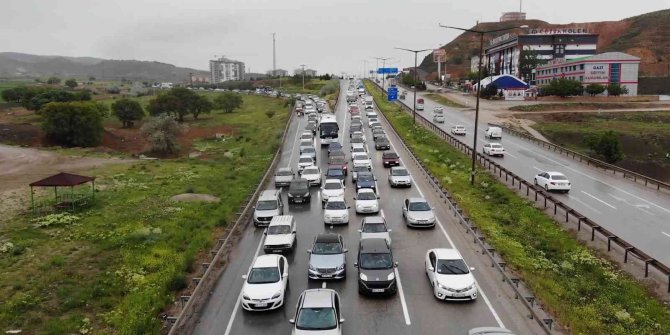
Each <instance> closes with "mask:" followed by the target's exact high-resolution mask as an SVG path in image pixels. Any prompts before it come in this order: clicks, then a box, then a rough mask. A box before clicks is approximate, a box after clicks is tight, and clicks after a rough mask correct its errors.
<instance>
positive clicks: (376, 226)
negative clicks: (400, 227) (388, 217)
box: [363, 223, 386, 233]
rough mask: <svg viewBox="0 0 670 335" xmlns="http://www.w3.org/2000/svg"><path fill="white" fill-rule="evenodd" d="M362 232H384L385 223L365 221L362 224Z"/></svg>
mask: <svg viewBox="0 0 670 335" xmlns="http://www.w3.org/2000/svg"><path fill="white" fill-rule="evenodd" d="M363 232H364V233H385V232H386V225H384V224H383V223H366V224H365V225H363Z"/></svg>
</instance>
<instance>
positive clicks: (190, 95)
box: [148, 87, 214, 122]
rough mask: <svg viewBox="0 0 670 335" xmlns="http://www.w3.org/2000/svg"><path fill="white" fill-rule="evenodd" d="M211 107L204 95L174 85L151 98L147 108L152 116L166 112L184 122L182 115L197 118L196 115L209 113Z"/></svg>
mask: <svg viewBox="0 0 670 335" xmlns="http://www.w3.org/2000/svg"><path fill="white" fill-rule="evenodd" d="M213 108H214V106H213V104H212V103H211V102H210V101H209V100H208V99H207V98H206V97H203V96H201V95H198V94H197V93H195V92H193V91H191V90H189V89H187V88H184V87H175V88H173V89H171V90H169V91H168V92H166V93H163V94H161V95H159V96H158V97H156V98H155V99H153V100H151V101H150V102H149V107H148V110H149V114H151V115H153V116H156V115H160V114H168V115H172V116H174V117H175V118H176V119H177V120H178V121H179V122H184V117H185V116H186V115H188V114H192V115H193V118H194V119H197V118H198V115H200V114H202V113H209V112H210V111H211V110H212V109H213Z"/></svg>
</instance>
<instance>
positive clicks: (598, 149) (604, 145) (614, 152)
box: [584, 130, 624, 164]
mask: <svg viewBox="0 0 670 335" xmlns="http://www.w3.org/2000/svg"><path fill="white" fill-rule="evenodd" d="M584 142H585V143H586V144H587V145H588V146H589V148H591V150H593V151H594V152H595V153H596V154H597V155H598V156H600V157H602V158H603V159H604V160H605V161H606V162H607V163H610V164H612V163H616V162H618V161H620V160H622V159H623V157H624V155H623V151H621V146H620V144H619V138H618V137H617V134H616V133H615V132H613V131H611V130H608V131H606V132H604V133H600V134H593V135H591V136H588V137H586V138H585V139H584Z"/></svg>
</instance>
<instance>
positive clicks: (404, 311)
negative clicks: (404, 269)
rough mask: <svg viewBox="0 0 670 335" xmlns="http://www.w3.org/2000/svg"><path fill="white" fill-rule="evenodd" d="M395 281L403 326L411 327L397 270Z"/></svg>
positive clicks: (396, 270)
mask: <svg viewBox="0 0 670 335" xmlns="http://www.w3.org/2000/svg"><path fill="white" fill-rule="evenodd" d="M395 280H396V282H397V284H398V293H400V305H402V314H403V316H404V317H405V324H406V325H408V326H409V325H411V324H412V321H411V320H410V319H409V310H408V309H407V302H406V301H405V291H404V290H403V288H402V282H401V281H400V272H398V268H396V269H395Z"/></svg>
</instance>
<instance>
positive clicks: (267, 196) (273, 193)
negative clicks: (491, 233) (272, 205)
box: [258, 190, 277, 200]
mask: <svg viewBox="0 0 670 335" xmlns="http://www.w3.org/2000/svg"><path fill="white" fill-rule="evenodd" d="M275 199H277V190H265V191H263V192H261V195H260V196H259V197H258V200H275Z"/></svg>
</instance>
